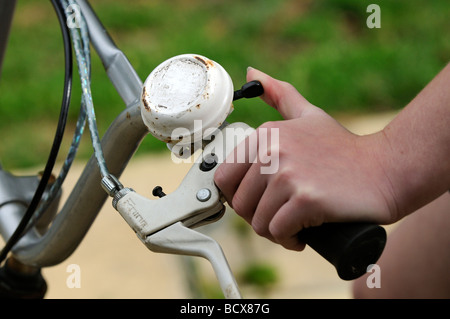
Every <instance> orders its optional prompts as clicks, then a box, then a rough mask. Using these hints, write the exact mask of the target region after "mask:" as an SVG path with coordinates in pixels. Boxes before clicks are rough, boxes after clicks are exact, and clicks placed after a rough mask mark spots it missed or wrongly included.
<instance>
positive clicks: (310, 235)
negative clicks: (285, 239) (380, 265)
mask: <svg viewBox="0 0 450 319" xmlns="http://www.w3.org/2000/svg"><path fill="white" fill-rule="evenodd" d="M298 236H299V237H298V238H299V240H301V241H303V242H304V243H306V244H307V245H309V246H310V247H311V248H312V249H314V250H315V251H316V252H317V253H319V254H320V255H321V256H322V257H324V258H325V259H326V260H328V261H329V262H330V263H331V264H333V265H334V267H335V268H336V270H337V273H338V275H339V277H340V278H341V279H343V280H353V279H356V278H358V277H360V276H362V275H363V274H365V273H366V272H367V267H368V266H369V265H371V264H375V263H376V262H377V260H378V258H380V256H381V253H382V252H383V249H384V246H385V244H386V230H385V229H384V228H383V227H381V226H379V225H375V224H370V223H327V224H323V225H321V226H317V227H311V228H305V229H303V230H302V231H301V232H300V233H299V234H298Z"/></svg>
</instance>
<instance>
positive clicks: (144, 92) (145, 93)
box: [142, 86, 151, 112]
mask: <svg viewBox="0 0 450 319" xmlns="http://www.w3.org/2000/svg"><path fill="white" fill-rule="evenodd" d="M146 97H147V90H146V89H145V86H144V90H142V102H143V103H144V107H145V109H146V110H147V111H149V112H150V111H151V110H150V106H149V105H148V102H147V99H146Z"/></svg>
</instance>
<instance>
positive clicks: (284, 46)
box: [0, 0, 450, 298]
mask: <svg viewBox="0 0 450 319" xmlns="http://www.w3.org/2000/svg"><path fill="white" fill-rule="evenodd" d="M90 3H91V5H92V6H93V8H94V9H95V11H96V12H97V14H98V16H99V17H100V19H101V21H102V22H103V24H104V26H105V27H106V29H107V30H108V31H109V32H110V35H111V36H112V38H113V39H114V41H115V42H116V44H117V46H118V47H119V48H121V49H122V50H123V51H124V53H125V54H126V55H127V57H128V58H129V60H130V62H131V64H132V65H133V66H134V67H135V69H136V71H137V73H138V74H139V76H140V77H141V79H142V80H145V78H146V77H147V76H148V74H149V73H150V72H151V71H152V70H153V68H155V67H156V66H157V65H158V64H160V63H161V62H163V61H164V60H166V59H168V58H170V57H172V56H175V55H179V54H182V53H197V54H201V55H204V56H207V57H209V58H211V59H212V60H215V61H217V62H218V63H220V64H221V65H222V66H223V67H224V68H225V69H226V70H227V71H228V72H229V74H230V75H231V78H232V79H233V82H234V85H235V87H236V88H238V87H240V86H241V85H242V84H244V83H245V76H246V69H247V67H248V66H252V67H254V68H258V69H260V70H262V71H264V72H266V73H268V74H270V75H272V76H274V77H276V78H279V79H281V80H284V81H288V82H290V83H292V84H293V85H294V86H295V87H296V88H297V89H298V90H299V91H300V92H301V93H302V94H303V95H304V96H305V97H306V98H307V99H308V100H309V101H310V102H312V103H313V104H315V105H317V106H319V107H321V108H323V109H324V110H325V111H327V112H328V113H330V114H331V115H333V116H335V117H336V118H338V119H348V118H353V117H370V118H371V119H374V118H375V119H377V120H379V122H378V123H377V125H376V126H374V127H372V128H369V129H368V130H367V128H366V127H365V125H366V124H365V123H367V122H364V124H363V126H364V127H361V126H358V127H356V126H355V127H354V128H355V131H357V132H360V133H365V132H370V130H376V129H379V128H380V127H382V126H383V125H384V124H385V123H386V121H387V120H389V118H390V117H391V114H393V113H394V114H395V112H397V111H398V110H400V109H401V108H402V107H404V106H405V105H406V104H407V103H408V102H409V101H410V100H411V99H412V98H413V97H414V96H415V95H416V94H417V93H418V92H419V91H420V90H421V89H422V88H423V87H424V86H425V85H426V84H427V83H428V82H429V81H430V80H431V79H432V78H433V77H434V76H435V75H436V74H437V73H438V72H439V71H440V70H441V69H442V68H443V67H444V66H445V65H446V64H447V63H448V62H449V60H450V40H449V34H448V32H449V30H450V19H449V17H450V5H449V2H448V0H434V1H427V0H417V1H407V0H390V1H385V0H374V1H364V0H335V1H323V0H315V1H313V0H307V1H299V0H272V1H263V0H245V1H237V0H227V1H225V0H222V1H220V0H210V1H206V0H170V1H167V0H166V1H163V0H145V1H144V0H134V1H126V0H115V1H107V0H91V1H90ZM371 3H375V4H377V5H379V7H380V10H381V16H380V18H381V28H373V29H371V28H369V27H368V26H367V23H366V20H367V18H368V17H369V15H370V14H371V13H370V12H367V7H368V5H369V4H371ZM63 66H64V52H63V45H62V37H61V34H60V29H59V25H58V21H57V19H56V15H55V13H54V11H53V8H52V6H51V4H50V1H42V0H22V1H21V0H19V1H18V3H17V7H16V12H15V16H14V20H13V26H12V30H11V34H10V39H9V45H8V50H7V53H6V56H5V60H4V63H3V70H2V74H1V77H0V136H2V138H1V142H0V161H1V163H2V165H3V167H4V168H5V169H7V170H19V171H24V170H25V171H27V170H30V169H31V172H32V173H33V174H34V173H36V167H37V168H38V169H40V168H43V167H44V165H45V162H46V160H47V157H48V152H49V150H50V148H51V143H52V140H53V136H54V132H55V129H56V125H57V120H58V116H59V110H60V103H61V96H62V88H63V78H64V67H63ZM75 74H76V73H75ZM92 91H93V100H94V106H95V109H96V115H97V122H98V127H99V131H100V134H103V133H104V132H105V131H106V130H107V128H108V126H109V124H110V123H111V122H112V121H113V120H114V119H115V118H116V116H117V115H118V114H119V113H121V112H122V110H123V109H124V105H123V102H122V100H121V99H120V97H119V95H118V94H117V93H116V92H115V90H114V88H113V86H112V85H111V83H110V81H109V79H108V78H107V76H106V74H105V73H104V70H103V66H102V64H101V62H100V60H99V59H98V58H97V57H96V55H95V53H94V52H93V54H92ZM80 96H81V92H80V85H79V83H78V81H77V79H76V78H75V77H74V87H73V94H72V103H71V110H70V120H69V124H68V127H67V129H66V136H65V142H64V143H63V145H62V149H61V151H60V154H61V155H60V157H61V160H63V159H64V157H65V155H66V153H67V149H68V147H69V145H70V141H71V138H72V135H71V133H72V132H73V130H74V125H75V122H76V119H77V117H78V113H79V107H80ZM383 114H388V116H387V117H384V116H383ZM278 119H281V117H280V115H279V114H277V112H276V111H275V110H273V109H272V108H270V107H268V106H266V105H265V104H264V103H262V102H261V100H259V99H251V100H240V101H237V102H236V103H235V110H234V112H233V113H232V114H231V116H230V118H229V120H230V122H233V121H244V122H247V123H249V124H250V125H252V126H255V127H256V126H258V125H260V124H262V123H264V122H266V121H272V120H278ZM83 139H84V140H85V141H84V143H82V145H81V149H80V151H79V153H78V157H77V158H78V160H79V161H78V164H76V165H75V167H74V168H73V170H74V173H73V175H71V176H73V177H71V176H69V180H68V181H67V182H66V184H67V185H65V187H66V189H70V188H71V186H72V185H73V183H74V182H75V180H76V177H77V176H78V174H79V173H80V171H81V169H82V163H83V160H84V159H86V158H87V157H89V156H90V155H91V154H92V146H91V145H90V138H89V135H88V134H85V135H84V137H83ZM164 152H165V153H164ZM167 152H168V151H167V148H166V146H165V144H164V143H162V142H160V141H158V140H156V139H154V138H152V137H149V138H146V139H145V140H144V142H143V144H142V145H141V147H140V148H139V151H138V153H137V154H136V156H135V158H136V160H134V159H135V158H133V161H132V162H131V164H130V165H129V168H130V167H131V168H136V169H135V170H128V168H127V171H126V174H125V175H124V176H123V179H124V181H126V182H127V184H130V185H133V188H135V189H136V190H137V191H138V192H139V189H140V188H141V189H142V190H143V191H146V192H147V193H148V192H149V189H150V190H151V188H150V187H151V186H155V185H149V183H150V182H149V180H150V178H148V179H143V178H142V172H143V170H145V174H146V176H149V177H151V178H154V179H155V180H158V179H159V180H160V181H161V180H163V181H164V185H165V189H166V190H167V189H168V190H169V191H171V190H174V189H175V188H176V186H177V185H178V183H179V181H180V180H181V178H182V177H183V176H184V174H185V173H186V171H187V169H188V168H180V167H175V168H174V167H172V168H171V169H170V170H167V166H165V165H167V162H170V160H169V159H168V155H167ZM148 156H151V161H152V162H151V164H149V161H148V160H147V157H148ZM128 182H129V183H128ZM152 182H153V181H152ZM67 194H68V192H65V194H64V196H67ZM106 206H107V207H106ZM106 209H108V210H111V212H109V211H108V212H104V213H102V214H100V215H99V217H98V221H96V223H95V224H94V225H93V230H91V231H90V232H89V233H88V235H87V237H86V239H85V240H84V242H83V245H81V248H80V249H78V250H77V251H76V252H75V254H74V255H72V256H71V257H70V258H69V259H68V260H67V261H65V262H64V263H63V264H62V265H60V266H58V267H59V268H58V267H53V268H50V269H48V270H46V275H47V276H48V280H49V282H50V283H51V289H50V291H49V298H115V297H117V298H152V297H153V298H184V297H192V296H194V297H220V296H221V293H220V291H219V290H218V286H217V281H216V280H215V278H214V275H213V274H211V269H210V267H209V265H208V264H205V262H203V261H197V260H196V261H195V262H194V261H192V260H190V259H185V258H181V257H180V258H178V256H170V255H169V256H168V255H157V254H151V253H149V252H148V250H147V249H146V248H145V247H143V246H142V244H141V243H140V242H139V241H138V240H136V237H135V235H134V233H133V232H132V231H131V230H130V229H129V227H128V225H126V223H124V222H123V220H122V219H121V217H120V216H119V215H118V214H117V213H116V212H114V211H112V210H113V209H112V208H111V207H110V205H105V210H106ZM221 222H222V221H221ZM217 224H219V223H217ZM221 225H225V226H220V227H216V228H214V227H215V226H212V228H211V229H209V230H208V229H206V231H207V232H210V233H213V237H214V238H218V239H219V242H220V243H221V244H225V246H224V249H225V251H226V253H227V256H228V257H229V258H230V264H231V266H232V269H234V270H236V273H237V277H238V282H239V284H240V285H241V287H243V289H244V292H245V294H244V296H247V297H274V298H315V297H318V298H347V297H349V296H350V293H349V283H344V282H342V281H341V280H340V279H338V278H337V275H336V274H335V271H334V269H333V268H332V267H331V266H330V265H329V264H328V263H326V262H325V261H324V260H323V259H322V258H321V257H318V255H317V254H315V253H314V252H312V251H311V250H309V249H307V250H306V251H305V252H304V253H302V254H300V255H298V254H295V253H292V252H288V251H285V250H283V249H280V248H279V247H278V246H276V245H272V244H269V245H268V243H269V242H268V241H267V240H264V239H261V238H260V237H257V236H255V234H254V233H253V232H252V231H250V229H249V227H248V225H247V224H245V223H244V222H242V220H241V219H240V218H235V215H234V214H226V217H225V218H224V221H223V224H221ZM227 225H228V226H227ZM230 228H231V229H232V230H233V231H234V233H233V235H230V233H229V231H228V230H229V229H230ZM111 230H114V231H113V232H111ZM112 233H113V235H112ZM119 251H120V258H118V252H119ZM230 252H231V253H230ZM174 258H175V259H176V260H174ZM71 263H76V264H80V265H81V266H82V271H83V278H85V279H83V289H79V290H74V289H72V290H70V289H68V288H67V285H66V278H67V276H68V273H67V272H66V271H65V267H66V266H67V265H69V264H71ZM199 263H200V264H199ZM105 265H107V266H108V267H107V269H106V267H105ZM106 270H108V271H106ZM112 279H114V280H112ZM99 283H101V284H99ZM151 284H156V285H157V287H158V289H154V288H153V287H152V289H150V288H149V287H150V286H151ZM273 287H275V288H273ZM118 288H119V289H118Z"/></svg>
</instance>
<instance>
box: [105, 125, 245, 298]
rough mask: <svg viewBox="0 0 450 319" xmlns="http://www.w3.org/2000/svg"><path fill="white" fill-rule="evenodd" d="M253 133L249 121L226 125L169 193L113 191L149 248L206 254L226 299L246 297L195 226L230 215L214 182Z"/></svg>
mask: <svg viewBox="0 0 450 319" xmlns="http://www.w3.org/2000/svg"><path fill="white" fill-rule="evenodd" d="M253 131H254V129H252V128H251V127H249V126H248V125H247V124H245V123H232V124H225V125H223V126H222V128H221V129H220V130H219V129H218V130H217V131H216V132H215V133H214V135H213V136H214V138H212V139H211V142H210V143H208V144H207V145H206V146H205V147H204V149H203V151H202V153H201V155H200V156H198V157H197V160H196V161H195V163H194V164H193V165H192V167H191V169H190V170H189V172H188V173H187V175H186V176H185V177H184V179H183V180H182V182H181V183H180V185H179V186H178V188H177V189H176V190H175V191H174V192H172V193H170V194H161V195H163V196H161V197H160V198H158V199H148V198H146V197H144V196H142V195H140V194H138V193H136V192H135V191H134V190H133V189H131V188H128V187H118V188H119V189H117V190H116V191H115V192H110V194H112V196H113V206H114V208H115V209H116V210H117V211H118V212H119V213H120V215H121V216H122V217H123V218H124V219H125V221H126V222H127V223H128V224H129V225H130V226H131V228H132V229H133V230H134V231H135V233H136V235H137V236H138V237H139V239H140V240H141V241H142V242H143V243H144V245H145V246H146V247H147V248H149V249H150V250H151V251H154V252H162V253H170V254H181V255H190V256H200V257H204V258H206V259H207V260H208V261H209V262H210V263H211V265H212V267H213V269H214V271H215V273H216V277H217V279H218V280H219V283H220V286H221V288H222V291H223V294H224V296H225V297H226V298H241V295H240V293H239V289H238V286H237V284H236V280H235V279H234V277H233V274H232V272H231V270H230V267H229V265H228V262H227V259H226V257H225V255H224V253H223V250H222V248H221V247H220V245H219V244H218V243H217V242H216V241H215V240H214V239H213V238H211V237H208V236H206V235H204V234H202V233H200V232H198V231H195V230H193V228H196V227H199V226H201V225H204V224H208V223H212V222H216V221H218V220H219V219H220V218H221V217H222V216H223V214H224V213H225V206H224V199H223V198H222V195H221V193H220V191H219V189H218V188H217V186H216V185H215V184H214V172H215V170H216V168H217V166H218V164H219V163H220V162H222V161H223V160H224V159H225V158H226V156H227V155H228V153H229V152H230V151H231V150H233V149H234V148H235V147H236V145H237V144H238V143H240V142H241V141H243V140H244V139H245V138H246V137H247V136H248V135H249V134H251V133H252V132H253ZM116 183H117V181H116Z"/></svg>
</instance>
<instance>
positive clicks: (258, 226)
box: [252, 218, 269, 237]
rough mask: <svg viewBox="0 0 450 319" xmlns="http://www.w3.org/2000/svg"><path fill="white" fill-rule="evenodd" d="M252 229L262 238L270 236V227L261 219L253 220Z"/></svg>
mask: <svg viewBox="0 0 450 319" xmlns="http://www.w3.org/2000/svg"><path fill="white" fill-rule="evenodd" d="M252 228H253V230H254V232H255V233H256V234H258V235H259V236H262V237H267V236H268V235H269V231H268V227H267V226H266V225H264V224H263V223H262V222H261V220H260V219H258V218H253V219H252Z"/></svg>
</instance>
